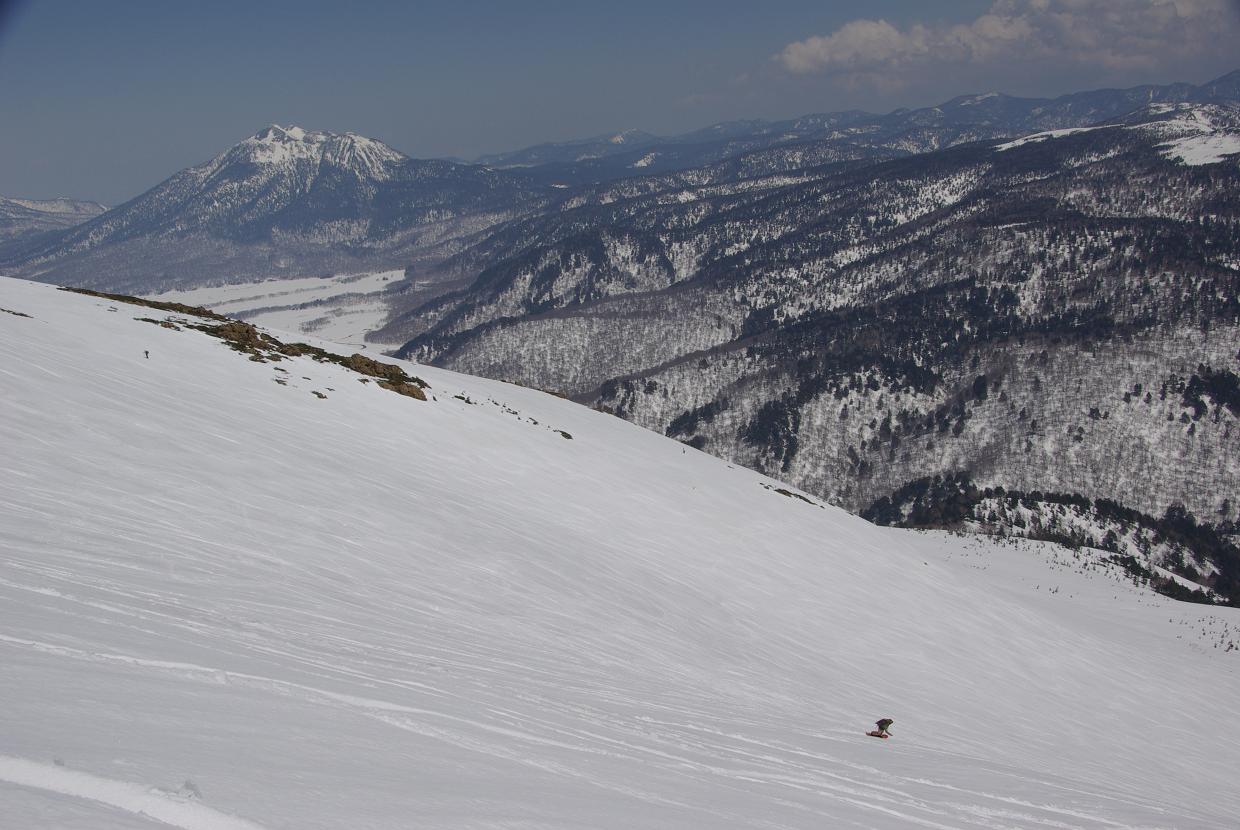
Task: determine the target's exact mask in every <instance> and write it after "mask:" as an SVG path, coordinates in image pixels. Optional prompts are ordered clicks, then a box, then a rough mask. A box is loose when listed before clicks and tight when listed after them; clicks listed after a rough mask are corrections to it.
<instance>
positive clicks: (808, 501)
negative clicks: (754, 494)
mask: <svg viewBox="0 0 1240 830" xmlns="http://www.w3.org/2000/svg"><path fill="white" fill-rule="evenodd" d="M762 486H763V487H765V488H766V489H767V490H770V491H771V492H772V493H779V494H780V495H781V496H787V497H788V498H790V499H800V500H801V501H803V502H805V503H806V504H810V505H813V506H814V507H822V505H821V504H819V503H818V502H816V501H814V500H813V499H810V498H806V497H805V496H803V495H801V494H800V493H794V492H792V491H791V490H788V489H785V488H783V487H772V486H771V485H769V484H763V485H762Z"/></svg>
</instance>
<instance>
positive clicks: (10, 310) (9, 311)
mask: <svg viewBox="0 0 1240 830" xmlns="http://www.w3.org/2000/svg"><path fill="white" fill-rule="evenodd" d="M0 311H3V312H4V313H5V314H12V315H13V316H14V317H26V318H29V319H31V320H33V319H34V318H33V317H31V316H30V315H29V314H22V313H21V312H20V311H14V310H13V309H11V308H0Z"/></svg>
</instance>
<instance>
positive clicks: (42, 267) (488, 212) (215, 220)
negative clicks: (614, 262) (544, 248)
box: [0, 125, 544, 290]
mask: <svg viewBox="0 0 1240 830" xmlns="http://www.w3.org/2000/svg"><path fill="white" fill-rule="evenodd" d="M543 190H544V189H543V188H541V187H539V186H537V185H532V184H530V183H529V182H528V181H526V180H524V179H520V178H515V177H513V176H511V175H509V174H506V173H502V172H498V171H492V170H488V169H486V168H484V167H478V166H474V165H462V164H454V163H452V162H446V161H435V160H415V159H411V158H409V157H407V156H405V155H404V154H402V153H400V152H398V151H396V150H394V149H392V148H391V147H388V146H387V145H385V144H383V143H382V142H380V141H376V140H374V139H370V138H366V137H364V136H359V135H356V134H353V133H345V134H342V135H337V134H332V133H326V132H314V131H307V130H304V129H302V128H299V127H280V126H276V125H273V126H270V127H267V128H265V129H263V130H261V131H259V132H258V133H256V134H255V135H253V136H251V137H249V138H247V139H245V140H243V141H241V142H239V143H238V144H236V145H235V146H233V147H231V148H230V149H228V150H226V151H225V152H223V153H221V154H219V155H218V156H216V157H215V158H213V159H211V160H210V161H208V162H205V163H203V164H200V165H197V166H195V167H190V168H188V169H186V170H183V171H181V172H180V173H177V174H176V175H174V176H172V177H171V178H169V179H167V180H166V181H164V182H162V183H161V184H159V185H157V186H156V187H154V188H152V189H151V190H149V191H147V192H146V193H144V194H142V195H141V196H138V197H137V198H135V199H132V200H130V201H128V202H126V203H125V204H123V205H120V206H118V207H116V208H113V209H112V210H110V211H108V212H106V213H104V214H103V215H101V216H98V217H96V218H94V219H92V220H91V221H89V222H86V223H85V224H82V225H80V226H78V227H74V228H70V229H67V230H65V231H64V232H62V233H59V234H55V235H49V236H44V237H40V238H38V239H36V240H33V241H32V242H31V243H30V244H27V245H25V246H17V247H14V246H9V247H8V248H7V249H6V250H4V251H3V252H2V253H3V259H2V260H0V265H7V266H9V267H12V268H15V269H16V270H18V271H19V272H20V273H23V274H25V275H30V276H34V277H37V278H39V279H44V280H49V281H58V282H70V283H77V284H84V285H90V286H96V287H111V288H126V289H141V290H158V289H166V288H170V287H176V286H185V285H191V284H196V283H202V282H211V281H216V282H219V281H228V280H230V279H238V278H242V277H255V276H259V277H261V276H278V275H279V274H280V273H291V274H300V273H306V272H307V271H309V272H310V273H315V272H322V271H331V270H333V269H347V268H361V267H381V266H403V265H404V264H406V263H407V262H408V261H410V259H411V258H414V257H415V256H416V251H417V250H419V249H420V248H423V247H431V246H433V245H435V244H437V243H440V242H442V241H444V240H446V239H451V238H452V237H454V236H456V235H460V234H468V233H472V232H476V231H477V230H480V229H482V228H485V227H487V226H488V225H490V224H492V223H494V222H496V221H500V220H503V219H508V218H512V217H513V216H514V215H516V211H517V210H518V209H519V208H520V207H524V208H527V209H528V208H529V207H531V206H534V205H537V204H539V199H540V197H541V196H542V195H543Z"/></svg>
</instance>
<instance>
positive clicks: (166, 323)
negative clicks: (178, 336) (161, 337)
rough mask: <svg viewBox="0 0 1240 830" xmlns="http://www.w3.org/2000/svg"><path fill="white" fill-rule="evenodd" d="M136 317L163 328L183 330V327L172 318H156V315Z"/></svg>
mask: <svg viewBox="0 0 1240 830" xmlns="http://www.w3.org/2000/svg"><path fill="white" fill-rule="evenodd" d="M134 319H135V320H137V321H138V322H140V323H154V324H155V325H157V326H159V327H160V328H163V329H172V330H173V331H180V330H181V327H180V326H178V325H177V324H176V323H174V322H172V321H171V320H156V319H155V318H154V317H135V318H134Z"/></svg>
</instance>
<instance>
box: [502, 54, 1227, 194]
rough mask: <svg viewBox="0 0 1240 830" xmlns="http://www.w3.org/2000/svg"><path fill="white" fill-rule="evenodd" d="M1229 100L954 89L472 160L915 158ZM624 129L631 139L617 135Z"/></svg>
mask: <svg viewBox="0 0 1240 830" xmlns="http://www.w3.org/2000/svg"><path fill="white" fill-rule="evenodd" d="M1234 100H1240V70H1236V71H1233V72H1230V73H1228V74H1226V75H1224V76H1222V77H1220V78H1216V79H1215V80H1213V81H1210V82H1208V83H1204V84H1201V85H1193V84H1187V83H1173V84H1166V85H1161V86H1160V85H1152V84H1147V85H1143V86H1136V87H1131V88H1128V89H1099V90H1091V91H1087V92H1076V93H1070V94H1067V95H1061V96H1059V97H1057V98H1021V97H1016V96H1011V95H1005V94H1002V93H998V92H988V93H983V94H972V95H960V96H957V97H955V98H952V99H951V100H949V101H946V102H944V103H942V104H939V105H938V106H933V107H921V108H917V109H898V110H895V111H893V112H890V113H887V114H885V115H879V114H874V113H869V112H865V111H862V110H848V111H841V112H830V113H815V114H810V115H804V116H801V117H799V118H792V119H786V120H782V121H765V120H761V119H752V120H742V121H728V122H721V123H719V124H713V125H711V126H708V127H704V128H702V129H698V130H693V131H691V132H688V133H683V134H680V135H674V136H665V137H660V136H655V135H651V134H650V133H645V132H642V131H639V130H629V131H626V132H622V133H618V134H616V135H612V136H598V137H595V138H592V139H585V140H579V141H566V142H559V143H544V144H539V145H536V146H534V147H527V148H524V149H522V150H516V151H513V152H508V153H495V154H491V155H487V156H483V157H481V158H479V159H478V163H481V164H487V165H489V166H492V167H498V168H506V167H530V166H536V165H537V166H543V167H544V169H545V172H546V173H547V174H552V173H554V174H557V175H559V176H560V177H561V178H563V179H565V180H572V181H576V182H599V181H605V180H608V179H611V178H616V177H618V176H623V175H636V174H638V173H659V172H671V171H675V170H684V169H688V168H693V167H699V166H703V165H707V164H712V163H715V162H719V161H721V160H723V159H725V158H730V157H734V156H737V155H739V154H742V153H752V152H755V151H759V150H764V149H772V148H777V147H793V146H797V145H801V144H804V143H806V142H822V141H840V140H852V141H859V142H862V143H863V144H864V145H866V146H869V147H871V148H873V149H874V150H876V151H879V150H885V151H887V152H890V153H895V154H912V153H919V152H927V151H929V150H936V149H940V148H942V147H947V146H952V145H954V144H958V143H962V142H967V141H975V140H984V139H990V138H1001V137H1004V136H1014V135H1018V134H1021V133H1028V132H1036V131H1038V130H1046V129H1062V128H1067V127H1083V126H1088V125H1090V124H1095V123H1098V122H1099V121H1104V120H1107V119H1111V118H1117V117H1119V116H1122V115H1124V114H1125V113H1127V112H1130V111H1132V110H1134V109H1137V108H1138V107H1141V106H1144V105H1146V104H1152V103H1203V104H1204V103H1217V102H1220V101H1234ZM630 134H631V135H632V136H633V139H631V140H624V141H617V140H616V139H617V138H621V137H624V136H626V135H630ZM859 157H860V156H859ZM626 171H627V172H626Z"/></svg>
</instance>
